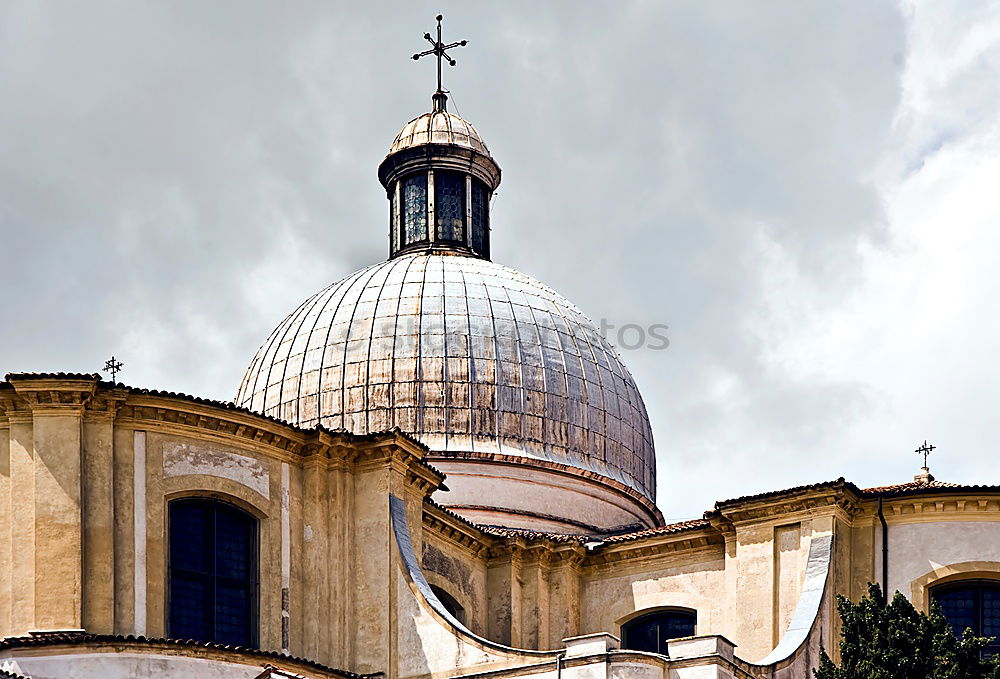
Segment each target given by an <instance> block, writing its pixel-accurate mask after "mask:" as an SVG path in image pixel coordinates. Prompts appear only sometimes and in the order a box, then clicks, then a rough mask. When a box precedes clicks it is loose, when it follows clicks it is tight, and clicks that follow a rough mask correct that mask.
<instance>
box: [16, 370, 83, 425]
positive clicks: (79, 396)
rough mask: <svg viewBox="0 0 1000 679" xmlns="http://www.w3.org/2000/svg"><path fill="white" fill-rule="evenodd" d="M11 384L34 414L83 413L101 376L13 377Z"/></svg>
mask: <svg viewBox="0 0 1000 679" xmlns="http://www.w3.org/2000/svg"><path fill="white" fill-rule="evenodd" d="M7 381H8V383H9V384H10V385H11V386H12V387H14V391H15V392H16V393H17V396H18V397H19V398H20V399H21V400H23V401H24V402H25V403H27V405H28V407H29V408H30V409H31V413H32V416H38V415H41V416H46V415H74V414H80V413H82V412H83V409H84V406H85V405H86V403H87V402H88V401H89V400H90V399H91V398H92V397H93V395H94V392H95V391H96V390H97V383H98V379H97V378H96V377H88V378H70V377H67V378H59V377H44V378H39V377H33V378H23V377H14V376H10V377H8V379H7Z"/></svg>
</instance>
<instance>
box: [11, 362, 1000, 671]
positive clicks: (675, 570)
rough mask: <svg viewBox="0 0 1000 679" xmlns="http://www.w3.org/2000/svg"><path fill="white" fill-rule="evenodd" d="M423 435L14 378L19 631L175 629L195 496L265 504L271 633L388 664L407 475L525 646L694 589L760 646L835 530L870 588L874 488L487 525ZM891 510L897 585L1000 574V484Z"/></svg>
mask: <svg viewBox="0 0 1000 679" xmlns="http://www.w3.org/2000/svg"><path fill="white" fill-rule="evenodd" d="M425 454H426V451H425V450H424V449H423V448H422V447H421V446H420V445H419V444H417V443H416V442H414V441H413V440H412V439H409V438H408V437H406V436H404V435H402V434H398V433H389V434H384V435H372V436H366V437H355V436H351V435H349V434H336V433H330V432H325V431H303V430H299V429H295V428H293V427H290V426H287V425H284V424H282V423H279V422H275V421H272V420H268V419H266V418H262V417H259V416H256V415H252V414H250V413H246V412H243V411H240V410H238V409H233V408H227V407H225V406H224V405H220V404H211V403H205V402H199V401H197V400H195V399H189V398H184V397H175V396H169V395H157V394H149V393H143V392H139V391H136V390H127V389H119V388H113V387H111V386H110V385H107V384H104V383H98V381H97V380H96V379H89V378H56V377H51V378H44V379H42V378H27V377H25V378H21V379H14V380H11V381H10V382H9V383H3V384H0V543H2V545H3V548H2V549H0V635H15V634H24V633H26V632H28V631H29V630H39V629H70V628H80V627H83V628H85V629H87V630H88V631H91V632H96V633H117V634H142V635H146V636H149V637H159V636H165V635H168V634H169V630H168V629H167V591H166V589H167V567H168V565H167V536H168V534H169V526H168V525H167V523H168V521H167V519H168V511H167V508H168V503H169V502H170V501H171V500H174V499H177V498H181V497H190V496H204V497H213V498H218V499H221V500H224V501H226V502H230V503H232V504H235V505H237V506H239V507H241V508H243V509H244V510H246V511H247V512H249V513H250V514H252V515H253V516H255V517H256V518H257V519H258V521H259V543H260V551H259V564H258V567H259V573H260V588H259V601H258V609H259V611H258V612H259V641H260V646H261V647H262V648H265V649H273V650H286V651H287V652H289V653H291V654H294V655H299V656H303V657H307V658H310V659H313V660H317V661H319V662H323V663H327V664H330V665H333V666H340V667H345V668H348V669H351V670H355V671H362V672H366V671H386V672H387V673H388V674H389V675H390V678H391V677H393V676H396V671H397V669H398V668H399V667H400V666H401V665H400V659H401V658H404V657H405V658H410V655H412V654H413V653H424V652H426V646H427V644H428V643H429V642H428V640H427V639H428V638H429V637H427V636H426V634H425V636H424V637H420V634H421V633H420V632H419V630H418V629H417V628H412V629H410V628H409V627H406V625H407V624H409V623H407V622H406V616H408V615H410V613H408V612H407V611H409V610H410V609H411V608H412V606H413V604H412V602H410V601H409V600H407V603H406V604H405V606H403V607H402V608H401V607H400V606H402V604H401V601H400V599H399V593H400V592H402V591H409V587H410V585H407V584H406V583H405V582H403V581H401V580H400V577H401V575H400V570H399V563H398V556H397V554H396V551H395V550H396V547H395V544H394V539H393V537H392V527H391V521H390V515H389V499H388V498H389V496H390V494H393V495H396V496H398V497H401V498H404V499H405V500H406V503H407V511H408V514H409V522H410V526H411V533H412V540H413V543H414V549H415V551H416V554H417V555H418V557H419V559H420V561H421V564H422V567H423V570H424V572H425V575H426V578H427V580H428V581H429V582H430V583H431V584H432V585H435V586H438V587H440V588H442V589H444V590H445V591H447V592H448V593H449V594H450V595H451V596H453V597H454V598H455V599H456V600H457V601H458V602H459V603H460V604H461V606H462V607H463V608H464V610H465V612H466V624H467V626H468V627H469V628H470V629H471V630H472V631H473V632H474V633H476V634H479V635H481V636H483V637H486V638H488V639H491V640H494V641H496V642H500V643H503V644H508V645H511V646H515V647H521V648H529V649H539V650H541V649H550V648H561V647H562V646H563V642H562V640H563V639H564V638H567V637H571V636H576V635H581V634H589V633H595V632H607V633H610V634H614V635H619V634H620V632H621V625H622V623H623V622H625V621H627V620H629V619H630V618H632V617H634V616H635V615H636V614H638V613H641V612H643V611H648V610H652V609H656V608H671V607H676V608H684V609H691V610H694V611H696V612H697V615H698V627H697V633H698V634H699V635H705V634H719V635H724V636H726V637H728V638H729V639H731V640H732V641H733V642H735V643H736V644H737V646H738V652H739V654H740V656H741V657H743V658H745V659H749V660H755V659H758V658H760V657H763V656H765V655H767V653H768V652H770V650H771V649H773V648H774V647H775V646H776V645H777V643H778V641H779V640H780V639H781V637H782V636H783V634H784V633H785V630H786V628H787V627H788V624H789V622H790V621H791V619H792V617H793V615H794V612H795V609H796V605H797V603H798V601H799V595H800V593H801V591H802V582H803V576H804V572H805V564H806V558H807V555H808V551H809V545H810V541H811V540H812V538H813V537H814V536H817V535H828V534H833V535H834V537H835V540H834V562H833V565H832V568H831V575H830V596H831V597H832V594H834V593H842V594H846V595H849V596H852V597H857V596H859V595H860V594H862V593H863V592H864V588H865V584H866V583H867V582H868V581H870V580H876V579H878V577H879V570H878V568H879V564H880V557H879V554H880V544H881V542H880V541H881V529H880V528H879V527H878V522H877V519H876V517H875V503H874V501H873V500H871V499H865V498H862V497H860V496H858V494H857V493H856V492H855V491H854V490H851V488H849V487H847V486H846V485H845V484H843V483H839V484H838V483H833V484H820V485H819V486H816V487H810V488H804V489H798V490H793V491H788V492H785V493H779V494H771V495H768V496H760V497H757V498H747V499H743V500H740V501H733V502H731V503H722V504H720V505H719V506H717V508H716V509H715V510H714V511H713V512H711V513H710V514H709V520H708V521H706V522H702V523H699V524H697V525H692V526H690V527H682V528H679V529H676V530H663V531H659V532H658V531H657V530H652V531H649V532H646V533H642V534H639V535H637V536H634V537H632V538H629V539H625V540H617V541H616V540H613V539H608V540H606V541H600V540H595V541H593V542H592V544H589V545H585V544H584V541H580V540H567V539H560V538H557V537H546V536H545V535H543V534H531V533H526V532H517V531H514V532H508V533H501V532H497V531H489V530H483V529H480V528H479V527H476V526H473V525H471V524H469V523H468V522H467V521H464V520H463V519H461V518H459V517H457V516H456V515H454V514H451V513H450V512H448V511H446V510H444V509H442V508H440V507H438V506H436V505H435V504H433V503H432V502H430V501H429V497H430V495H431V493H433V492H435V491H436V490H437V489H438V488H440V486H441V484H442V481H443V480H444V479H443V477H442V475H441V474H440V473H438V472H437V471H436V470H434V469H433V468H432V467H430V466H429V465H427V464H426V463H425V462H424V461H423V458H424V456H425ZM918 507H919V508H918ZM886 512H887V518H888V521H889V524H890V542H891V546H892V553H893V554H894V556H893V560H891V569H890V584H891V586H892V587H893V588H898V589H900V590H901V591H903V592H904V593H906V594H907V595H908V596H913V597H914V598H915V600H917V601H925V600H926V592H927V591H928V588H929V587H931V586H933V584H934V583H935V582H937V581H940V580H941V579H942V578H947V577H955V576H956V575H955V574H956V573H957V574H961V573H973V572H974V573H980V574H982V573H987V574H988V573H992V572H995V573H996V574H997V577H998V578H1000V547H998V545H1000V521H998V517H1000V503H998V501H997V498H996V497H994V496H990V495H988V494H987V495H983V496H982V497H979V496H976V497H971V496H970V497H964V496H963V497H948V498H943V499H929V500H928V499H924V500H921V499H917V500H913V499H898V500H892V501H891V502H889V503H887V505H886ZM963 564H964V565H963ZM963 569H964V570H963ZM921 597H923V598H921ZM831 603H832V598H829V599H828V601H827V605H825V607H824V609H823V610H824V611H826V615H827V616H828V617H829V618H830V619H828V620H825V621H824V622H825V623H826V624H825V629H826V632H825V634H826V637H825V639H826V642H825V643H827V644H828V646H833V645H835V644H833V643H832V642H833V641H834V637H833V635H834V634H835V632H836V627H837V625H836V620H834V619H833V617H834V616H835V614H834V612H833V611H834V607H833V606H832V605H831ZM407 607H409V608H407ZM420 615H421V616H424V617H426V615H427V613H426V611H424V612H422V613H421V614H420ZM432 617H433V616H432ZM414 624H416V623H414ZM404 628H405V629H407V630H409V631H408V632H407V633H406V634H403V633H402V632H400V631H399V630H401V629H404ZM427 634H429V632H428V633H427ZM439 634H441V632H438V631H435V632H434V633H433V635H432V636H434V638H437V636H436V635H439ZM408 635H409V636H408ZM407 639H411V641H407ZM413 640H417V641H413ZM418 641H419V643H418ZM411 642H412V643H411ZM462 648H463V649H465V650H463V651H462V653H469V652H471V651H468V649H467V648H466V647H464V646H463V647H462ZM411 660H412V658H410V660H408V661H407V662H408V663H409V665H407V666H412V667H417V666H421V665H420V663H417V664H416V665H414V664H413V663H412V662H411ZM435 663H437V661H435ZM439 664H440V663H437V664H434V663H431V664H428V665H427V667H438V666H439Z"/></svg>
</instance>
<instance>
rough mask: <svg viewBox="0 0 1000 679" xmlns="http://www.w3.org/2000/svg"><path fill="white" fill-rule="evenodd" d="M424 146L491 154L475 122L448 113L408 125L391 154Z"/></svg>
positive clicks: (435, 113)
mask: <svg viewBox="0 0 1000 679" xmlns="http://www.w3.org/2000/svg"><path fill="white" fill-rule="evenodd" d="M424 144H451V145H453V146H463V147H465V148H467V149H472V150H473V151H476V152H478V153H482V154H484V155H487V156H488V155H489V154H490V151H489V149H487V148H486V144H485V143H483V139H482V137H480V136H479V133H478V132H476V128H474V127H473V126H472V123H470V122H468V121H467V120H465V119H464V118H460V117H458V116H457V115H455V114H454V113H449V112H448V111H445V110H440V111H431V112H430V113H425V114H423V115H421V116H418V117H416V118H414V119H413V120H411V121H410V122H408V123H406V125H404V126H403V129H402V130H400V132H399V134H397V135H396V138H395V139H394V140H393V142H392V146H390V147H389V153H390V154H393V153H396V152H397V151H402V150H404V149H408V148H411V147H413V146H421V145H424Z"/></svg>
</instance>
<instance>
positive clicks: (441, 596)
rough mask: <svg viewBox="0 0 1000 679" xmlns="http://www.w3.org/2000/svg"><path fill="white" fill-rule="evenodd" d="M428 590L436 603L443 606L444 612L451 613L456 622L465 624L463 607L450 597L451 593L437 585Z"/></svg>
mask: <svg viewBox="0 0 1000 679" xmlns="http://www.w3.org/2000/svg"><path fill="white" fill-rule="evenodd" d="M430 588H431V591H432V592H434V596H436V597H437V599H438V601H440V602H441V605H442V606H444V608H445V610H446V611H448V612H449V613H451V615H452V617H453V618H455V619H456V620H458V621H459V622H460V623H462V624H463V625H465V624H467V623H466V621H465V620H466V612H465V606H463V605H462V604H461V602H460V601H459V600H458V599H456V598H455V597H454V596H452V594H451V592H449V591H448V590H446V589H445V588H444V587H440V586H438V585H431V586H430ZM453 609H457V610H453Z"/></svg>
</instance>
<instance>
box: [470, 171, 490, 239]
mask: <svg viewBox="0 0 1000 679" xmlns="http://www.w3.org/2000/svg"><path fill="white" fill-rule="evenodd" d="M489 199H490V196H489V189H487V188H486V185H485V184H483V183H482V182H481V181H479V180H478V179H473V180H472V201H471V202H472V249H473V250H475V251H476V252H477V253H478V254H480V255H483V256H485V257H489V254H490V239H489V233H490V210H489V207H490V206H489Z"/></svg>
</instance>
